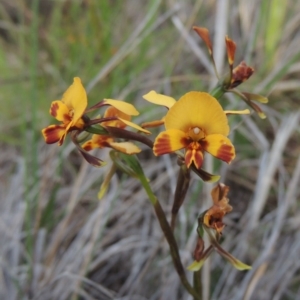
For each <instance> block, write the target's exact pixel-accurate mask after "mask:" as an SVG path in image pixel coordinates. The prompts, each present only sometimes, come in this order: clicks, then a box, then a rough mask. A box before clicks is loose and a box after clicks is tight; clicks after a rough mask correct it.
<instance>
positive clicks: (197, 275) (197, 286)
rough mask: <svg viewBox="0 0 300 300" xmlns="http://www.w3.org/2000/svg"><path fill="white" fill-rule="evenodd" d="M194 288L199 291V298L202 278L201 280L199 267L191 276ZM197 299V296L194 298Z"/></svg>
mask: <svg viewBox="0 0 300 300" xmlns="http://www.w3.org/2000/svg"><path fill="white" fill-rule="evenodd" d="M193 283H194V289H195V290H196V291H197V292H198V293H199V295H200V299H202V280H201V269H200V270H199V271H196V272H194V276H193ZM194 300H197V298H194Z"/></svg>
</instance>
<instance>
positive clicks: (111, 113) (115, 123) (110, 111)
mask: <svg viewBox="0 0 300 300" xmlns="http://www.w3.org/2000/svg"><path fill="white" fill-rule="evenodd" d="M103 117H104V118H111V117H120V118H122V119H124V120H128V121H130V119H131V116H129V115H127V114H125V113H123V112H122V111H120V110H118V109H117V108H115V107H113V106H110V107H108V108H107V109H106V111H105V113H104V116H103ZM102 125H104V126H105V125H106V126H112V127H118V128H125V127H126V124H125V123H124V122H122V121H120V120H112V121H107V122H103V123H102Z"/></svg>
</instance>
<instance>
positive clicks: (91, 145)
mask: <svg viewBox="0 0 300 300" xmlns="http://www.w3.org/2000/svg"><path fill="white" fill-rule="evenodd" d="M104 103H106V105H111V106H110V107H108V108H107V109H106V111H105V113H104V116H103V118H102V121H101V126H102V127H104V128H111V127H115V128H120V129H124V128H125V127H126V126H130V127H132V128H135V129H137V130H139V131H142V132H144V133H147V134H148V133H149V131H147V130H145V129H143V128H141V127H140V126H138V125H136V124H134V123H132V122H130V120H131V116H132V115H137V114H138V111H137V110H136V109H135V108H134V106H133V105H131V104H129V103H125V102H122V101H119V100H112V99H106V100H104ZM104 147H109V148H113V149H115V150H117V151H120V152H123V153H126V154H137V153H139V152H141V149H140V148H139V147H137V146H136V145H134V144H133V143H131V142H116V141H115V140H114V138H113V137H111V136H110V135H99V134H93V135H92V138H91V139H90V140H88V141H87V142H85V143H84V144H83V145H82V148H83V149H84V150H86V151H90V150H92V149H95V148H104Z"/></svg>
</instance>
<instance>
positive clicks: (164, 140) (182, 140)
mask: <svg viewBox="0 0 300 300" xmlns="http://www.w3.org/2000/svg"><path fill="white" fill-rule="evenodd" d="M187 145H188V143H187V141H186V134H185V133H184V132H183V131H181V130H178V129H169V130H167V131H163V132H161V133H160V134H159V135H158V136H157V137H156V139H155V141H154V146H153V152H154V155H156V156H157V155H162V154H166V153H171V152H174V151H177V150H179V149H182V148H185V147H186V146H187Z"/></svg>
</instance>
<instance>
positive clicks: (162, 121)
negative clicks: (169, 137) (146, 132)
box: [142, 119, 165, 128]
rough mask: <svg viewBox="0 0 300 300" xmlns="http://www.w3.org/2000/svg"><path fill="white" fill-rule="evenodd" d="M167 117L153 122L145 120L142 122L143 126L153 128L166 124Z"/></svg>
mask: <svg viewBox="0 0 300 300" xmlns="http://www.w3.org/2000/svg"><path fill="white" fill-rule="evenodd" d="M164 120H165V119H162V120H156V121H151V122H145V123H143V124H142V127H143V128H152V127H158V126H160V125H163V124H165V121H164Z"/></svg>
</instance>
